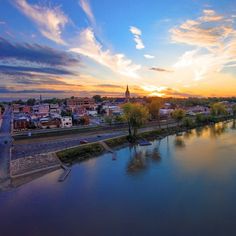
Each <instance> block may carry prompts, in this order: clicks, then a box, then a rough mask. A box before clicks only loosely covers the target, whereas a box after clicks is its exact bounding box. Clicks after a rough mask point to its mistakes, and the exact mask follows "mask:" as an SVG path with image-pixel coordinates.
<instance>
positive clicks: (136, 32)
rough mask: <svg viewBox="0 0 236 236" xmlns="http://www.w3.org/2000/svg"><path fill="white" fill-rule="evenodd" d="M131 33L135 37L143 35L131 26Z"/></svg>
mask: <svg viewBox="0 0 236 236" xmlns="http://www.w3.org/2000/svg"><path fill="white" fill-rule="evenodd" d="M130 32H131V33H132V34H134V35H139V36H141V35H142V31H141V30H140V29H138V28H137V27H134V26H130Z"/></svg>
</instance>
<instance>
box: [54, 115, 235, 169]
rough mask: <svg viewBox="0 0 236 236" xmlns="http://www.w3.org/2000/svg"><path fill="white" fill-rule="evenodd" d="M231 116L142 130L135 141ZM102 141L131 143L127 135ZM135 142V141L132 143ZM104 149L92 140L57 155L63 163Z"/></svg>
mask: <svg viewBox="0 0 236 236" xmlns="http://www.w3.org/2000/svg"><path fill="white" fill-rule="evenodd" d="M230 119H232V117H218V118H216V119H215V120H214V122H213V121H207V122H205V123H196V122H194V123H192V124H191V125H189V126H184V125H181V126H175V127H168V126H167V127H166V128H161V129H159V128H158V129H153V130H151V131H144V132H141V133H139V134H138V137H137V141H138V140H140V139H147V140H150V141H151V140H154V139H162V138H164V137H166V136H169V135H173V134H181V133H182V132H185V131H188V130H192V129H195V128H198V127H204V126H207V125H211V124H215V123H218V122H222V121H226V120H230ZM104 142H105V143H106V144H107V145H108V146H109V147H111V148H114V149H115V148H119V147H121V146H124V145H125V146H127V145H133V144H130V143H129V142H128V139H127V135H123V136H120V137H116V138H110V139H107V140H104ZM134 144H137V143H134ZM105 151H106V150H105V149H104V147H103V146H102V145H101V144H100V143H99V142H94V143H90V144H84V145H80V146H78V147H74V148H68V149H66V150H62V151H59V152H57V153H56V154H57V156H58V157H59V159H60V160H61V161H62V162H64V163H70V164H72V163H74V162H80V161H84V160H86V159H89V158H92V157H97V156H99V155H101V154H103V153H104V152H105Z"/></svg>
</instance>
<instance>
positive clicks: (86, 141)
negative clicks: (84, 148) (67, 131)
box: [80, 139, 88, 144]
mask: <svg viewBox="0 0 236 236" xmlns="http://www.w3.org/2000/svg"><path fill="white" fill-rule="evenodd" d="M86 143H88V140H86V139H82V140H80V144H86Z"/></svg>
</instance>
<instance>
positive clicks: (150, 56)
mask: <svg viewBox="0 0 236 236" xmlns="http://www.w3.org/2000/svg"><path fill="white" fill-rule="evenodd" d="M143 56H144V57H145V58H147V59H154V58H155V56H153V55H149V54H144V55H143Z"/></svg>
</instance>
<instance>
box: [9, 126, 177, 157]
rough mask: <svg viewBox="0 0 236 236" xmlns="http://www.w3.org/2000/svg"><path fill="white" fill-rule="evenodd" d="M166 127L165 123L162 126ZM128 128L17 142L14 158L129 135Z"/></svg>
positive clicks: (144, 129)
mask: <svg viewBox="0 0 236 236" xmlns="http://www.w3.org/2000/svg"><path fill="white" fill-rule="evenodd" d="M171 126H176V124H171V125H169V127H171ZM164 127H166V125H163V126H162V128H164ZM150 130H153V127H146V128H142V129H141V130H140V131H142V132H145V131H150ZM127 134H128V132H127V129H125V130H120V131H113V130H111V131H110V132H109V131H106V133H102V134H100V133H97V134H94V133H93V134H78V135H76V136H75V137H73V138H64V139H58V140H45V141H44V140H42V141H38V142H32V143H30V144H27V143H24V144H15V145H14V148H13V150H12V159H17V158H22V157H26V156H31V155H35V154H40V153H46V152H54V151H58V150H62V149H66V148H69V147H73V146H78V145H80V140H82V139H86V140H87V141H88V142H89V143H91V142H97V141H101V140H104V139H108V138H113V137H118V136H121V135H127Z"/></svg>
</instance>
